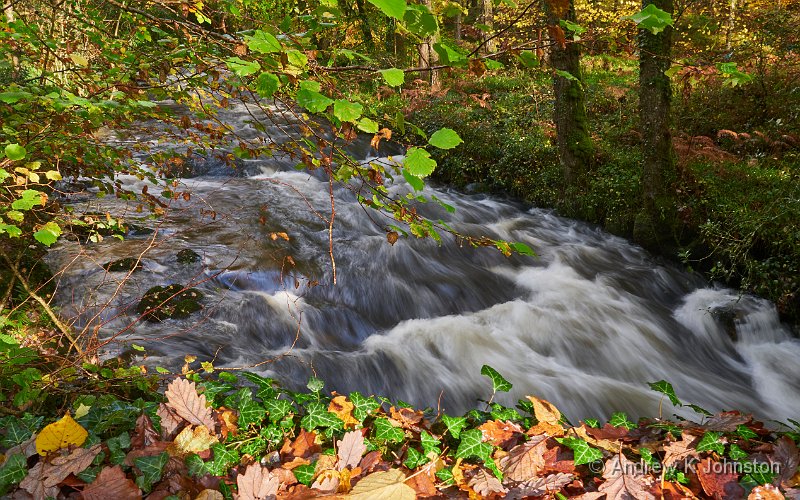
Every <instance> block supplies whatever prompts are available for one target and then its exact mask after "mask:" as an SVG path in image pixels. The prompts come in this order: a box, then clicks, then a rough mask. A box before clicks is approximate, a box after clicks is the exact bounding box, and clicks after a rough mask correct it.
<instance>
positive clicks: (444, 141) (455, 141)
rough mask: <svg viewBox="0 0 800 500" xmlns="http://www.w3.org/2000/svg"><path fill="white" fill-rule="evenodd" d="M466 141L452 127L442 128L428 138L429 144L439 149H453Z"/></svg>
mask: <svg viewBox="0 0 800 500" xmlns="http://www.w3.org/2000/svg"><path fill="white" fill-rule="evenodd" d="M462 142H464V141H463V140H462V139H461V137H459V136H458V133H457V132H456V131H455V130H453V129H451V128H440V129H439V130H437V131H436V132H434V133H433V135H431V138H430V139H428V144H430V145H431V146H434V147H437V148H439V149H453V148H454V147H456V146H458V145H459V144H461V143H462Z"/></svg>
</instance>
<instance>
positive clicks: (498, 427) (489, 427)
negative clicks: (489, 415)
mask: <svg viewBox="0 0 800 500" xmlns="http://www.w3.org/2000/svg"><path fill="white" fill-rule="evenodd" d="M478 429H480V431H481V433H482V434H483V441H484V442H489V443H491V444H492V445H494V446H501V447H502V446H503V445H504V444H506V443H509V442H510V441H511V440H512V439H514V437H515V436H519V435H521V434H524V433H525V431H523V430H522V427H520V426H519V425H517V424H515V423H514V422H510V421H502V420H489V421H488V422H484V423H483V424H482V425H481V426H480V427H478Z"/></svg>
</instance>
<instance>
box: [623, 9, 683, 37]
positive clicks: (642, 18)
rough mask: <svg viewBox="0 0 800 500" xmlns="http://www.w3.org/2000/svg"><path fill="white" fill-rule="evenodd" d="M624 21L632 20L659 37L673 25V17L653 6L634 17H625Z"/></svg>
mask: <svg viewBox="0 0 800 500" xmlns="http://www.w3.org/2000/svg"><path fill="white" fill-rule="evenodd" d="M622 19H630V20H632V21H633V22H635V23H636V24H637V25H639V27H640V28H642V29H645V30H647V31H649V32H650V33H652V34H654V35H657V34H659V33H660V32H662V31H664V29H665V28H666V27H667V26H672V25H673V20H672V15H670V14H669V13H668V12H665V11H663V10H661V9H659V8H658V7H656V6H655V5H653V4H651V3H650V4H647V6H646V7H645V8H644V9H642V10H641V11H639V12H637V13H636V14H633V15H632V16H625V17H623V18H622Z"/></svg>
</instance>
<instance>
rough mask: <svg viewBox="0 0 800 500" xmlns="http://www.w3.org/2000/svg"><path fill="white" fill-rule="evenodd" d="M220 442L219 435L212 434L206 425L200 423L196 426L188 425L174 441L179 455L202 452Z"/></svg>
mask: <svg viewBox="0 0 800 500" xmlns="http://www.w3.org/2000/svg"><path fill="white" fill-rule="evenodd" d="M218 442H219V439H217V436H214V435H212V434H211V433H210V432H209V430H208V427H206V426H205V425H198V426H197V427H194V428H192V427H191V426H189V427H186V428H185V429H183V430H182V431H181V433H180V434H178V435H177V436H176V437H175V440H174V441H173V443H174V444H175V450H176V451H177V452H178V453H177V454H178V455H185V454H187V453H200V452H202V451H206V450H207V449H209V448H210V447H211V445H212V444H215V443H218Z"/></svg>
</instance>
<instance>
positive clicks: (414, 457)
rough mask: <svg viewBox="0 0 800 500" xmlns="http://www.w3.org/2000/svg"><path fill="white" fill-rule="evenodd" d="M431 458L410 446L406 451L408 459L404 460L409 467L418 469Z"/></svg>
mask: <svg viewBox="0 0 800 500" xmlns="http://www.w3.org/2000/svg"><path fill="white" fill-rule="evenodd" d="M429 461H430V460H429V459H428V457H426V456H425V455H423V454H422V453H420V452H419V451H417V449H416V448H409V449H408V451H407V452H406V459H405V461H404V462H403V465H405V466H406V467H408V468H409V469H411V470H414V469H416V468H417V467H419V466H420V465H425V464H426V463H428V462H429Z"/></svg>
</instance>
